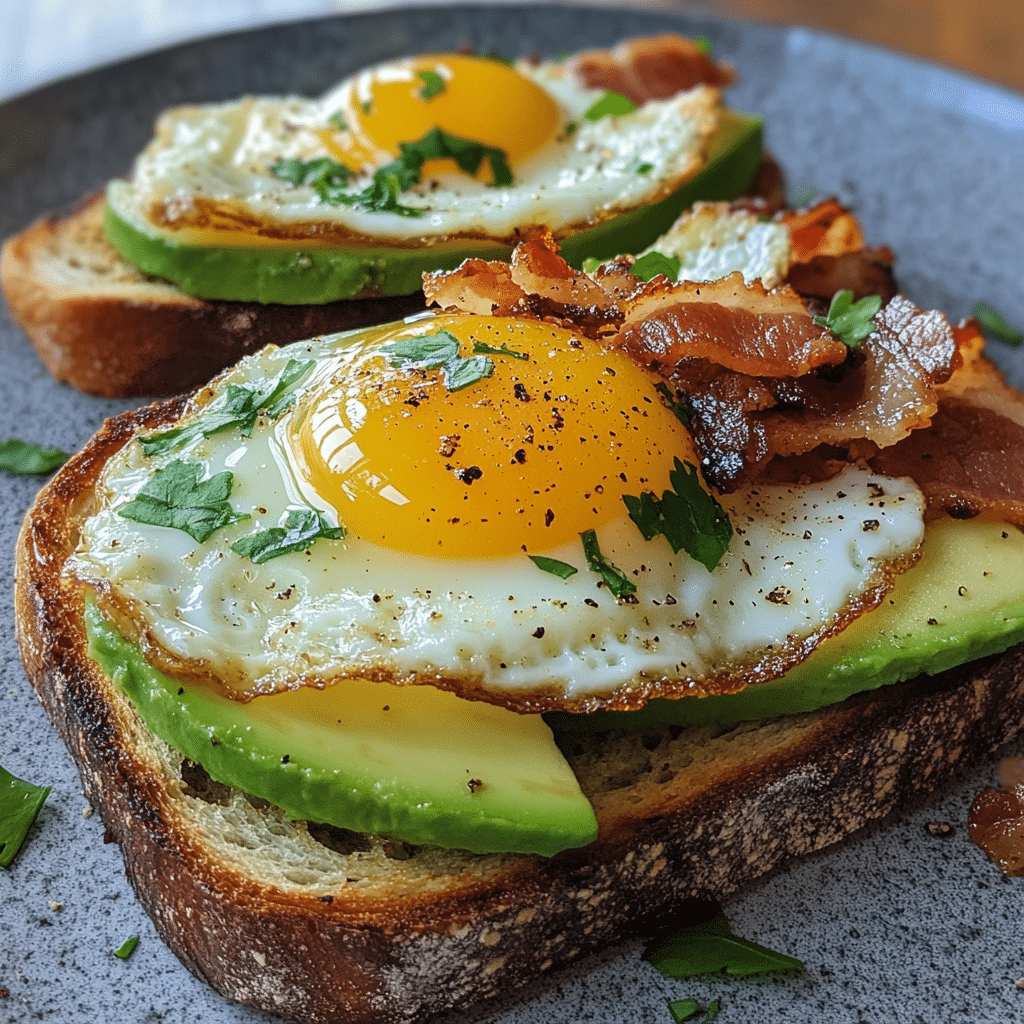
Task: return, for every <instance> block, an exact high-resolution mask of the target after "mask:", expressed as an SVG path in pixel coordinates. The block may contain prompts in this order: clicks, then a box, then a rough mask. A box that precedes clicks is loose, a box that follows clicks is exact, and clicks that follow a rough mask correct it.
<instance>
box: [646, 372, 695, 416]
mask: <svg viewBox="0 0 1024 1024" xmlns="http://www.w3.org/2000/svg"><path fill="white" fill-rule="evenodd" d="M654 390H655V391H657V392H658V394H659V395H661V400H662V402H663V403H664V405H665V408H666V409H668V411H669V412H670V413H672V415H673V416H675V418H676V419H677V420H679V422H680V423H682V425H683V426H684V427H688V426H689V425H690V422H691V421H692V419H693V416H692V414H691V413H690V407H689V405H687V404H686V396H685V395H684V394H683V393H682V392H681V391H679V390H677V391H676V392H675V394H673V393H672V389H671V388H670V387H669V386H668V385H667V384H666V383H665V382H664V381H663V380H659V381H658V383H657V384H655V385H654Z"/></svg>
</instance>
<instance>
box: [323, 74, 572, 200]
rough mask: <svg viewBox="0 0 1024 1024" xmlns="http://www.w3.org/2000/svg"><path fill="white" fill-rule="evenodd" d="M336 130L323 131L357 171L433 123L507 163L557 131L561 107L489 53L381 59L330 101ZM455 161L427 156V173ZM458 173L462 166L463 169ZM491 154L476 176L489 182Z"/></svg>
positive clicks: (393, 153) (450, 168) (383, 159)
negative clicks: (382, 61)
mask: <svg viewBox="0 0 1024 1024" xmlns="http://www.w3.org/2000/svg"><path fill="white" fill-rule="evenodd" d="M327 105H328V108H330V109H332V114H331V121H332V124H333V125H334V126H335V127H336V128H337V129H338V130H337V131H328V132H325V133H324V142H325V143H326V145H327V146H328V148H329V149H330V150H331V151H332V153H333V155H334V156H335V157H336V158H337V159H339V160H340V161H341V162H342V163H344V164H346V166H348V167H350V168H351V169H352V170H356V171H359V170H366V171H369V170H373V169H374V168H376V167H379V166H381V165H383V164H385V163H388V162H390V161H391V160H393V159H394V158H395V157H397V156H398V155H399V149H398V144H399V143H400V142H415V141H417V140H418V139H421V138H423V136H424V135H426V134H427V132H429V131H430V130H431V129H432V128H435V127H436V128H441V129H443V130H444V131H446V132H448V133H450V134H452V135H457V136H459V137H460V138H463V139H469V140H471V141H473V142H479V143H482V144H483V145H485V146H489V147H494V148H497V149H500V150H502V151H503V152H504V153H505V156H506V158H507V160H508V162H509V164H510V165H515V163H517V162H518V161H520V160H522V159H523V158H525V157H527V156H529V155H530V154H531V153H533V152H534V151H535V150H537V149H538V148H540V146H542V145H543V144H544V143H545V142H547V140H548V139H550V138H551V136H552V135H553V134H554V132H555V129H556V127H557V126H558V122H559V112H558V107H557V106H556V105H555V103H554V101H553V100H552V99H551V97H550V96H549V95H548V94H547V93H546V92H545V91H544V90H543V89H542V88H541V87H540V86H539V85H537V84H536V83H535V82H532V81H530V79H528V78H524V77H523V76H522V75H521V74H519V72H517V71H516V70H515V69H514V68H512V67H509V65H507V64H504V63H502V62H501V61H498V60H491V59H489V58H486V57H469V56H461V55H458V54H438V55H433V56H423V57H414V58H409V59H406V60H400V61H394V62H392V63H389V64H382V65H378V66H377V67H374V68H368V69H367V70H365V71H362V72H360V73H359V74H358V75H356V76H355V77H354V78H352V79H350V80H349V81H348V82H346V83H345V84H344V85H343V86H342V88H341V89H340V90H339V91H338V92H337V93H336V94H335V97H334V98H333V99H332V100H331V101H329V102H328V104H327ZM454 171H458V168H457V166H456V164H455V162H454V160H429V161H427V163H426V164H424V166H423V172H422V173H423V175H424V176H429V175H431V174H437V173H442V172H454ZM458 173H462V172H461V171H460V172H458ZM490 174H491V171H490V167H489V165H488V164H487V162H486V161H484V162H483V163H482V165H481V167H480V170H479V173H478V176H479V177H480V178H481V179H482V180H484V181H490V180H491V177H490Z"/></svg>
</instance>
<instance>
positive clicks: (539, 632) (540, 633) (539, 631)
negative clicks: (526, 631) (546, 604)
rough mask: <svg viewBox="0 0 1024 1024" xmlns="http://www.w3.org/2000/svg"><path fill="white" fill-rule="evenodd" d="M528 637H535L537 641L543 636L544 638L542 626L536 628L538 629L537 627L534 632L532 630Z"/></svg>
mask: <svg viewBox="0 0 1024 1024" xmlns="http://www.w3.org/2000/svg"><path fill="white" fill-rule="evenodd" d="M530 636H535V637H536V638H537V639H538V640H540V639H541V637H543V636H544V627H543V626H538V627H537V628H536V629H535V630H534V631H533V632H532V633H531V634H530Z"/></svg>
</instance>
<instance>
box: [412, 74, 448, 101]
mask: <svg viewBox="0 0 1024 1024" xmlns="http://www.w3.org/2000/svg"><path fill="white" fill-rule="evenodd" d="M416 74H417V77H418V78H419V79H420V81H421V82H422V83H423V88H422V89H420V99H423V100H432V99H433V98H434V97H435V96H440V95H441V93H443V92H444V91H445V89H446V88H447V85H446V83H445V80H444V79H443V78H442V77H441V76H440V75H439V74H438V73H437V72H436V71H418V72H417V73H416Z"/></svg>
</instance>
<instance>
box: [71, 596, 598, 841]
mask: <svg viewBox="0 0 1024 1024" xmlns="http://www.w3.org/2000/svg"><path fill="white" fill-rule="evenodd" d="M85 621H86V628H87V631H88V636H89V655H90V657H91V658H92V659H93V660H94V661H96V663H97V664H98V665H99V666H100V668H101V669H102V670H103V671H104V672H105V673H107V675H109V676H110V678H111V679H112V680H113V682H114V685H115V686H117V687H118V689H120V690H122V691H123V692H124V693H125V694H126V695H127V696H128V698H129V699H130V700H131V702H132V704H133V705H134V706H135V708H136V710H137V711H138V713H139V715H140V717H141V718H142V719H143V721H144V722H145V723H146V725H147V727H148V728H149V729H150V730H151V731H152V732H154V733H155V734H156V735H158V736H160V737H161V738H162V739H163V740H164V741H165V742H167V743H169V744H170V745H171V746H173V747H174V748H176V749H177V750H178V751H179V752H181V753H182V754H184V755H185V756H186V757H188V758H190V759H192V760H193V761H196V762H198V763H199V764H202V766H203V767H204V768H205V769H206V770H207V772H208V773H209V774H210V776H211V777H212V778H213V779H215V780H216V781H218V782H223V783H226V784H228V785H232V786H236V787H238V788H239V789H242V790H244V791H245V792H247V793H250V794H252V795H254V796H257V797H262V798H263V799H265V800H269V801H270V802H271V803H274V804H277V805H278V806H279V807H282V808H283V809H284V810H285V811H286V812H287V813H288V814H289V815H291V816H292V817H294V818H296V819H301V820H306V821H315V822H326V823H328V824H331V825H337V826H339V827H341V828H347V829H352V830H353V831H355V832H365V833H373V834H380V835H389V836H393V837H395V838H398V839H402V840H405V841H406V842H410V843H416V844H430V845H437V846H444V847H448V848H458V849H466V850H470V851H472V852H474V853H492V852H508V853H538V854H542V855H544V856H551V855H553V854H555V853H558V852H559V851H560V850H565V849H569V848H573V847H577V846H585V845H586V844H587V843H589V842H592V841H593V840H594V839H595V838H596V836H597V821H596V819H595V817H594V811H593V808H592V807H591V806H590V802H589V801H588V800H587V798H586V797H585V796H584V795H583V794H582V792H581V791H580V788H579V784H578V783H577V781H576V777H575V776H574V775H573V773H572V771H571V769H570V768H569V766H568V764H567V763H566V762H565V759H564V758H563V757H562V754H561V753H560V752H559V750H558V748H557V747H556V746H555V743H554V739H553V737H552V734H551V730H550V729H549V728H548V727H547V726H546V725H545V724H544V722H543V720H542V719H541V717H540V716H539V715H517V714H515V713H514V712H511V711H508V710H507V709H505V708H499V707H496V706H494V705H490V704H484V703H481V702H479V701H467V700H462V699H460V698H458V697H456V696H455V695H454V694H451V693H446V692H444V691H442V690H438V689H436V688H435V687H433V686H403V687H399V686H391V685H389V684H387V683H374V682H369V681H367V680H347V681H343V682H340V683H337V684H336V685H334V686H332V687H329V688H327V689H325V690H314V689H310V688H309V687H303V688H302V689H300V690H297V691H294V692H288V693H281V694H275V695H273V696H267V697H257V698H255V699H254V700H252V701H250V702H249V703H247V704H243V703H240V702H238V701H233V700H231V699H229V698H227V697H225V696H223V695H221V694H220V693H218V692H216V691H214V690H213V689H212V688H209V687H206V686H203V685H201V684H195V683H179V682H177V681H175V680H173V679H171V678H169V677H168V676H166V675H163V674H162V673H161V672H158V671H157V670H155V669H154V668H152V667H151V666H150V665H149V664H148V663H147V662H146V660H145V658H144V657H143V655H142V652H141V650H140V649H139V648H138V647H137V646H136V645H135V644H133V643H131V642H129V641H127V640H125V639H123V638H122V637H121V636H119V635H118V633H117V632H115V631H114V630H113V629H112V628H111V627H110V626H109V625H108V624H107V622H106V621H105V620H104V619H103V616H102V614H101V613H100V612H99V610H98V609H97V607H96V605H95V603H94V602H92V601H91V600H90V601H87V604H86V613H85Z"/></svg>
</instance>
